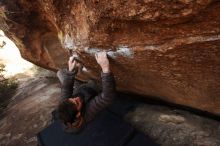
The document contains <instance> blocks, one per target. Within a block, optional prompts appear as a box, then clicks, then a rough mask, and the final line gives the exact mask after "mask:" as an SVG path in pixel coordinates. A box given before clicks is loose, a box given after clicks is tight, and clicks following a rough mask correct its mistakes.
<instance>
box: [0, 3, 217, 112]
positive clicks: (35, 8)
mask: <svg viewBox="0 0 220 146" xmlns="http://www.w3.org/2000/svg"><path fill="white" fill-rule="evenodd" d="M1 4H2V6H3V7H2V8H4V12H5V14H6V16H7V19H6V22H7V25H8V27H4V28H8V29H6V30H4V31H5V33H7V35H8V37H10V38H11V39H12V40H13V41H14V42H15V43H16V45H17V46H18V47H19V49H20V52H21V54H22V56H23V57H24V58H25V59H27V60H29V61H31V62H33V63H35V64H37V65H39V66H41V67H44V68H47V69H51V70H57V69H58V68H59V67H63V66H64V65H66V61H67V59H68V50H67V48H68V49H72V50H73V51H75V52H77V53H78V55H79V57H80V59H81V60H82V62H83V63H84V66H85V69H84V71H87V72H89V73H90V75H93V76H94V77H97V78H98V77H99V67H98V65H97V64H96V62H95V59H94V57H93V54H94V53H95V52H97V51H99V50H107V51H108V54H109V56H110V58H111V69H112V72H114V74H115V76H116V81H117V88H118V90H119V91H123V92H132V93H137V94H141V95H144V96H153V97H154V98H159V99H162V100H165V101H168V102H172V103H176V104H181V105H186V106H189V107H193V108H197V109H200V110H204V111H208V112H211V113H214V114H217V115H220V100H219V97H220V27H219V26H220V17H219V16H220V1H218V0H175V1H161V0H154V1H153V0H143V1H139V0H129V1H124V0H101V1H99V0H81V1H78V0H74V1H73V0H62V1H58V0H57V1H52V0H10V1H9V0H2V1H1Z"/></svg>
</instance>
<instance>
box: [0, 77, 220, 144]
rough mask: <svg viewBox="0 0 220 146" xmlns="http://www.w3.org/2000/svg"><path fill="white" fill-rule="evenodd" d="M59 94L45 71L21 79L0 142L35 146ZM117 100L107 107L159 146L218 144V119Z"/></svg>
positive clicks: (1, 121) (3, 121) (1, 128)
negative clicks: (36, 75)
mask: <svg viewBox="0 0 220 146" xmlns="http://www.w3.org/2000/svg"><path fill="white" fill-rule="evenodd" d="M46 76H48V74H46ZM59 96H60V86H59V83H58V81H57V80H56V79H53V78H51V77H50V78H48V77H45V74H44V75H43V76H38V77H34V78H33V77H26V78H24V79H23V80H22V83H21V84H20V86H19V88H18V90H17V93H16V95H15V96H14V97H13V98H12V100H11V103H10V104H9V105H8V107H7V110H6V111H5V113H4V117H3V118H1V119H0V145H1V146H26V145H27V146H36V145H37V138H36V134H37V133H38V132H39V131H41V130H42V129H43V128H45V127H47V126H48V124H49V123H50V122H51V111H53V109H55V107H56V106H57V104H58V101H59ZM122 97H126V96H122ZM130 97H131V96H130ZM132 98H133V99H134V97H132ZM118 99H120V98H118ZM117 101H118V100H116V101H115V103H114V104H113V105H112V106H113V107H111V108H110V110H111V111H112V112H113V113H114V112H115V114H117V115H118V116H123V117H124V119H125V120H126V121H127V122H129V123H131V124H132V125H134V126H135V127H136V128H137V129H139V130H140V131H142V132H144V133H145V134H146V135H149V136H150V137H151V138H153V140H154V141H155V142H156V143H158V144H160V145H162V146H219V145H220V139H219V135H220V122H219V121H215V120H212V119H208V118H205V117H201V116H197V115H195V114H192V113H189V112H186V111H182V110H177V109H174V108H168V107H164V106H161V105H158V106H156V105H150V104H145V103H144V104H143V103H140V102H137V101H135V100H127V99H123V100H120V101H119V102H117ZM115 105H116V107H120V108H121V107H122V109H125V110H126V111H125V113H124V112H121V111H123V110H118V109H116V111H115V110H114V107H115ZM128 107H129V108H128ZM0 116H1V115H0Z"/></svg>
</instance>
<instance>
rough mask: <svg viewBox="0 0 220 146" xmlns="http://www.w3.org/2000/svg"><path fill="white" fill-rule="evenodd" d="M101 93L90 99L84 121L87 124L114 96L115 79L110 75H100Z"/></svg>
mask: <svg viewBox="0 0 220 146" xmlns="http://www.w3.org/2000/svg"><path fill="white" fill-rule="evenodd" d="M101 78H102V92H101V93H100V94H99V95H97V96H96V97H95V98H93V99H91V101H90V102H89V103H88V106H87V109H86V121H87V122H89V121H91V120H92V119H94V117H95V116H96V115H97V114H98V113H100V112H101V111H102V110H103V109H104V108H106V107H107V106H108V105H110V104H111V103H112V101H113V99H114V98H115V96H116V89H115V79H114V76H113V74H112V73H102V74H101Z"/></svg>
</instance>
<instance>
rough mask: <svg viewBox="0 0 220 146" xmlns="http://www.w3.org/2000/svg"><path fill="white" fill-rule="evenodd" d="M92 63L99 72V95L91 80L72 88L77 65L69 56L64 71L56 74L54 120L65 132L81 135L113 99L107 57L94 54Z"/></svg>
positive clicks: (112, 83)
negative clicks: (58, 91) (57, 96)
mask: <svg viewBox="0 0 220 146" xmlns="http://www.w3.org/2000/svg"><path fill="white" fill-rule="evenodd" d="M95 59H96V61H97V63H98V64H99V65H100V67H101V70H102V72H101V81H102V91H100V92H99V89H98V87H97V85H96V83H95V81H93V80H90V81H88V82H87V83H86V84H82V85H80V86H79V87H76V86H74V81H75V76H76V74H77V72H78V68H79V66H80V63H79V62H78V61H77V59H75V58H74V57H73V56H71V57H70V58H69V61H68V69H60V70H59V71H58V72H57V76H58V78H59V80H60V82H61V101H60V103H59V105H58V118H59V119H60V120H61V123H62V125H63V128H64V130H65V131H66V132H70V133H77V132H79V131H81V130H82V129H83V128H84V127H85V126H86V124H87V123H88V122H90V121H91V120H93V119H94V117H95V116H96V115H97V114H98V113H100V112H101V111H102V110H103V109H104V108H106V107H107V106H108V105H110V104H111V102H112V101H113V99H114V98H115V96H116V89H115V79H114V75H113V74H112V73H111V71H110V66H109V60H108V57H107V53H106V52H98V53H96V54H95Z"/></svg>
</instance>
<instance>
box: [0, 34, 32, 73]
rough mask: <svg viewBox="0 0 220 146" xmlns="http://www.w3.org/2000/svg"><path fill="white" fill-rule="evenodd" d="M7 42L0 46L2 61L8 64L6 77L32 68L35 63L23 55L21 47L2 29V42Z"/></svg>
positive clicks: (0, 60) (0, 41)
mask: <svg viewBox="0 0 220 146" xmlns="http://www.w3.org/2000/svg"><path fill="white" fill-rule="evenodd" d="M3 41H4V42H5V43H6V44H5V45H4V47H3V48H0V63H3V64H4V65H6V67H5V70H6V72H5V73H4V75H5V77H11V76H14V75H16V74H18V73H24V72H27V71H28V70H30V69H31V68H32V67H33V66H34V65H33V64H32V63H30V62H28V61H26V60H24V59H23V58H22V57H21V54H20V52H19V49H18V48H17V47H16V45H15V44H14V43H13V42H12V41H11V40H10V39H8V38H7V37H6V36H5V35H4V32H3V31H2V30H0V44H2V43H3Z"/></svg>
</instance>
